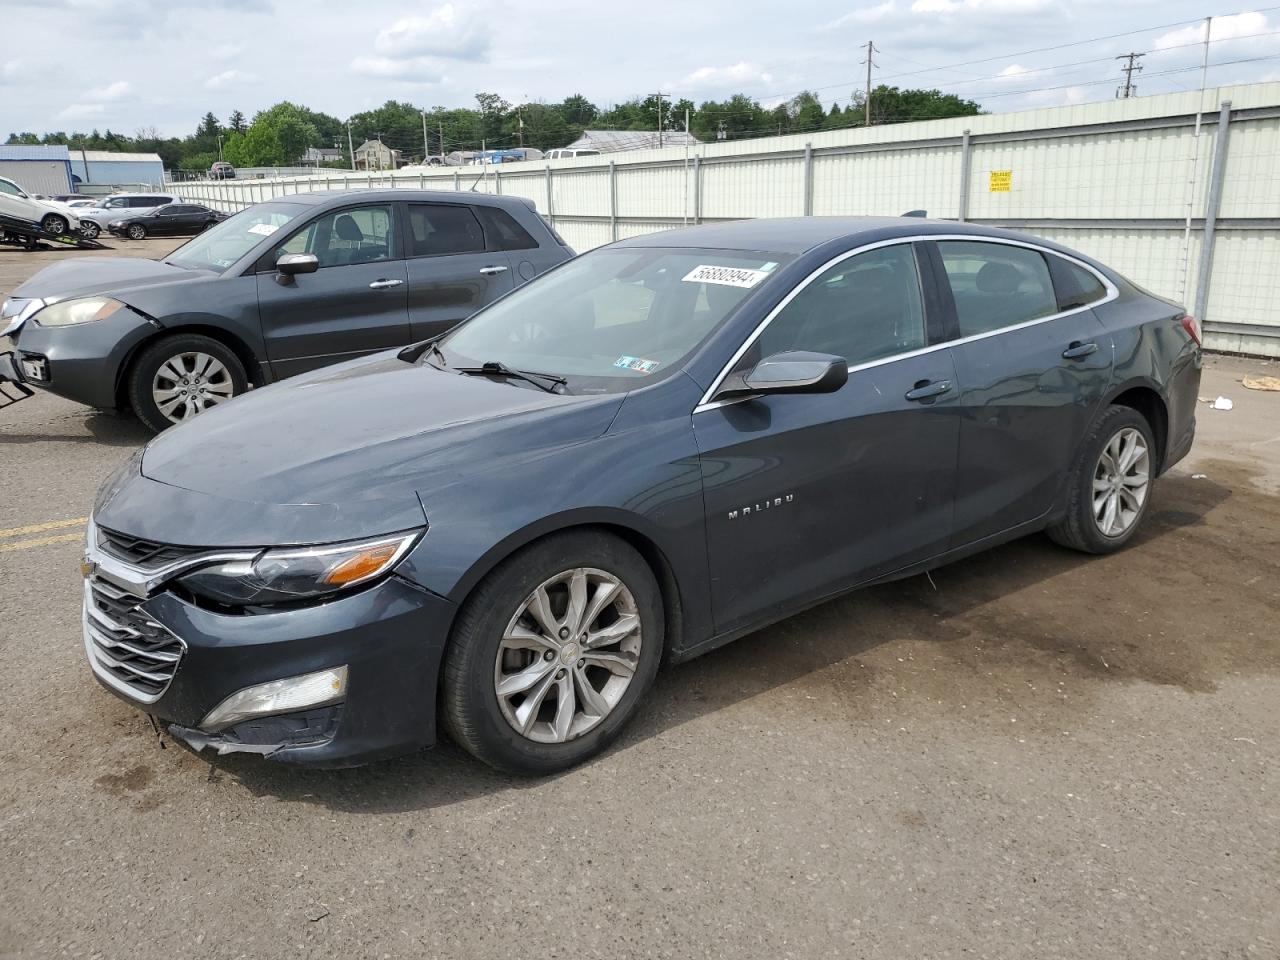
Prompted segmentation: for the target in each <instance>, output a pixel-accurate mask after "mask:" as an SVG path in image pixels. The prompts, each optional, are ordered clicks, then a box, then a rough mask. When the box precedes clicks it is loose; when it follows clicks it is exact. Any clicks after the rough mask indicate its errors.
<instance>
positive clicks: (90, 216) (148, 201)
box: [79, 193, 178, 240]
mask: <svg viewBox="0 0 1280 960" xmlns="http://www.w3.org/2000/svg"><path fill="white" fill-rule="evenodd" d="M177 200H178V198H177V197H175V196H174V195H173V194H171V193H117V194H113V195H112V196H110V197H103V198H102V199H101V200H99V201H98V202H97V203H95V204H94V205H93V206H92V207H85V208H83V209H82V210H81V211H80V213H79V216H80V232H81V233H83V234H84V235H85V236H86V237H88V238H89V239H90V240H92V239H93V238H94V237H96V236H97V235H98V234H99V233H101V232H102V231H103V230H105V229H107V227H108V225H110V223H111V221H112V220H119V219H120V218H121V217H130V216H137V215H139V214H141V213H142V212H143V211H146V210H152V209H154V208H155V207H159V206H163V205H164V204H166V203H176V202H177Z"/></svg>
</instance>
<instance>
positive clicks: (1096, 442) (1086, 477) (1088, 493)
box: [1074, 406, 1158, 553]
mask: <svg viewBox="0 0 1280 960" xmlns="http://www.w3.org/2000/svg"><path fill="white" fill-rule="evenodd" d="M1129 428H1133V429H1135V430H1137V431H1138V432H1139V433H1141V434H1142V439H1143V441H1144V442H1145V443H1146V445H1147V457H1148V460H1149V463H1150V468H1149V473H1148V478H1147V496H1146V499H1145V500H1143V501H1142V510H1141V511H1140V512H1139V513H1138V517H1137V519H1136V520H1134V522H1133V523H1132V524H1131V525H1130V527H1129V529H1128V530H1126V531H1125V532H1124V533H1122V534H1121V535H1120V536H1118V537H1108V536H1106V535H1105V534H1103V532H1102V531H1101V530H1099V529H1098V524H1097V522H1096V521H1095V520H1094V517H1093V475H1094V470H1095V469H1096V468H1097V465H1098V458H1099V457H1100V456H1101V455H1102V451H1103V450H1105V449H1106V448H1107V445H1108V444H1109V443H1110V442H1111V440H1112V438H1113V437H1114V436H1115V435H1116V434H1117V433H1119V432H1120V431H1121V430H1125V429H1129ZM1157 466H1158V464H1157V459H1156V445H1155V438H1154V437H1153V436H1152V433H1151V425H1150V424H1149V423H1147V419H1146V417H1144V416H1143V415H1142V414H1140V413H1138V411H1136V410H1134V409H1132V408H1131V407H1119V406H1116V407H1111V408H1110V409H1108V410H1107V411H1106V413H1105V414H1104V415H1103V416H1102V417H1101V418H1100V419H1099V421H1098V423H1097V424H1096V425H1095V427H1094V429H1093V430H1092V431H1090V435H1089V438H1088V441H1087V442H1086V443H1085V445H1084V447H1083V449H1082V450H1081V459H1080V463H1079V466H1078V467H1077V470H1076V477H1075V483H1076V490H1075V497H1074V500H1075V503H1074V508H1075V510H1076V511H1077V516H1076V517H1075V521H1076V523H1077V524H1078V529H1079V532H1080V535H1081V537H1082V538H1083V540H1084V541H1085V545H1086V546H1087V548H1088V549H1089V551H1090V552H1091V553H1113V552H1115V551H1117V550H1120V549H1123V548H1124V547H1125V546H1126V545H1127V544H1128V543H1129V541H1130V540H1132V539H1133V537H1134V536H1135V535H1136V534H1137V532H1138V530H1139V529H1141V527H1142V524H1143V522H1144V521H1145V520H1146V518H1147V512H1148V511H1149V509H1150V507H1151V496H1152V493H1153V485H1154V483H1155V480H1156V469H1157Z"/></svg>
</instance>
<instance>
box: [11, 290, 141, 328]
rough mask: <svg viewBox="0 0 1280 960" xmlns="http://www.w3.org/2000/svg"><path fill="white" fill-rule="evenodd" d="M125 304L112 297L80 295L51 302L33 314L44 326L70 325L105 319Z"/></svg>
mask: <svg viewBox="0 0 1280 960" xmlns="http://www.w3.org/2000/svg"><path fill="white" fill-rule="evenodd" d="M123 306H124V304H123V303H121V302H120V301H119V300H112V299H111V298H110V297H80V298H79V299H76V300H63V301H61V302H59V303H54V304H51V305H49V306H47V307H45V308H44V309H43V310H41V311H39V312H37V313H35V314H34V315H33V317H34V319H35V322H36V323H38V324H40V326H42V327H70V326H74V325H75V324H78V323H92V322H93V321H94V320H105V319H107V317H109V316H111V315H112V314H113V313H115V312H116V311H117V310H119V309H121V308H122V307H123Z"/></svg>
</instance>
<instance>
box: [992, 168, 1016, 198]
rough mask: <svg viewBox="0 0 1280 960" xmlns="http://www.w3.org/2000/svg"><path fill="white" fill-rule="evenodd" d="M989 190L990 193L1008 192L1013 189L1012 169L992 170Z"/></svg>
mask: <svg viewBox="0 0 1280 960" xmlns="http://www.w3.org/2000/svg"><path fill="white" fill-rule="evenodd" d="M990 189H991V192H992V193H1008V192H1009V191H1010V190H1012V189H1013V171H1012V170H992V171H991V188H990Z"/></svg>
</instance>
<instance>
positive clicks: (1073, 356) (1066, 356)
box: [1062, 340, 1098, 360]
mask: <svg viewBox="0 0 1280 960" xmlns="http://www.w3.org/2000/svg"><path fill="white" fill-rule="evenodd" d="M1097 352H1098V345H1097V344H1096V343H1093V342H1089V343H1081V342H1080V341H1079V340H1073V341H1071V346H1069V347H1067V349H1065V350H1063V351H1062V359H1063V360H1082V359H1084V358H1085V357H1087V356H1089V354H1091V353H1097Z"/></svg>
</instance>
